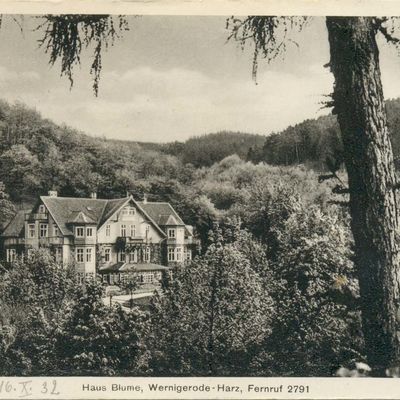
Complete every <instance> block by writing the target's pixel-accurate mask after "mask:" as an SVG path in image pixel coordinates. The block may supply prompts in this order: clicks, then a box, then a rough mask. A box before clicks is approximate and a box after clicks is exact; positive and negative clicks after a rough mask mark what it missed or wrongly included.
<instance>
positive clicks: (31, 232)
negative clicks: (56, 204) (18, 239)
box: [28, 224, 36, 238]
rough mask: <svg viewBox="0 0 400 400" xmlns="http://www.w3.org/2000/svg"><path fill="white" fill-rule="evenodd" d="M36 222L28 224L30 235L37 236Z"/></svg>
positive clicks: (31, 236)
mask: <svg viewBox="0 0 400 400" xmlns="http://www.w3.org/2000/svg"><path fill="white" fill-rule="evenodd" d="M35 233H36V232H35V224H29V225H28V237H30V238H34V237H35Z"/></svg>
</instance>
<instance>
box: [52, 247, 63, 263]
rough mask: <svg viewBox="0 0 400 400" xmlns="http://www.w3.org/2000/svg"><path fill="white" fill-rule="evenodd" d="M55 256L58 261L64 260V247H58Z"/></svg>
mask: <svg viewBox="0 0 400 400" xmlns="http://www.w3.org/2000/svg"><path fill="white" fill-rule="evenodd" d="M54 258H55V259H56V261H62V248H61V247H56V248H55V250H54Z"/></svg>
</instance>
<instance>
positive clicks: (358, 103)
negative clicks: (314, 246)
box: [228, 16, 400, 375]
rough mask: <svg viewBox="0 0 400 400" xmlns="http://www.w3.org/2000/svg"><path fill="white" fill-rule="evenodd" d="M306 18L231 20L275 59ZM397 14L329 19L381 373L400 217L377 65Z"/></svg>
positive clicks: (359, 251)
mask: <svg viewBox="0 0 400 400" xmlns="http://www.w3.org/2000/svg"><path fill="white" fill-rule="evenodd" d="M306 22H307V19H304V18H303V19H301V18H298V17H296V18H285V17H257V16H250V17H247V18H246V19H244V20H237V19H234V18H231V19H230V20H228V23H229V24H230V27H231V32H232V33H231V36H230V37H231V38H235V39H236V40H239V41H240V42H241V43H242V45H244V43H245V42H247V41H248V40H251V41H252V42H253V43H254V45H255V50H254V62H253V74H255V72H256V70H257V62H258V56H259V54H260V53H261V55H262V56H263V57H264V58H267V60H268V61H270V60H272V59H273V58H275V57H276V56H277V55H278V54H280V52H281V51H282V50H284V47H285V42H286V41H287V40H286V39H287V32H288V30H289V28H291V27H297V28H298V29H299V30H301V28H302V27H303V26H304V24H305V23H306ZM395 24H396V20H395V19H389V18H380V19H378V18H372V17H327V18H326V26H327V29H328V34H329V44H330V56H331V57H330V62H329V64H328V66H329V67H330V69H331V71H332V73H333V75H334V78H335V84H334V92H333V95H332V102H331V103H330V104H329V105H331V106H333V113H334V114H337V117H338V122H339V126H340V130H341V134H342V140H343V145H344V146H343V147H344V153H343V157H344V163H345V166H346V170H347V174H348V180H349V193H350V214H351V217H352V223H351V228H352V232H353V236H354V241H355V266H356V269H357V272H358V278H359V283H360V291H361V303H362V304H361V310H362V319H363V332H364V337H365V343H366V351H367V356H368V361H369V363H370V364H371V366H372V367H373V369H374V371H375V374H376V375H383V374H384V373H385V369H386V368H387V367H389V366H395V365H397V366H398V365H399V363H400V337H399V336H398V330H399V322H400V320H399V315H400V309H399V307H400V275H399V272H398V271H399V268H400V258H399V257H400V256H399V237H398V230H399V222H398V210H397V207H398V206H397V198H396V197H397V195H396V190H395V187H396V181H395V170H394V163H393V151H392V146H391V143H390V139H389V135H388V129H387V117H386V110H385V105H384V97H383V90H382V83H381V73H380V68H379V51H378V46H377V42H376V36H377V34H378V33H379V32H380V33H382V34H383V35H384V37H385V38H386V39H387V40H388V41H389V42H391V43H394V44H395V45H398V43H399V40H398V39H397V38H396V37H395V36H393V34H394V32H395Z"/></svg>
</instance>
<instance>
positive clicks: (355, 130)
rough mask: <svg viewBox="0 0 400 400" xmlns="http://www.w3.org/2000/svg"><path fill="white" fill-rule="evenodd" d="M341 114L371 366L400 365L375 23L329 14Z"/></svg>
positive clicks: (399, 286) (390, 183)
mask: <svg viewBox="0 0 400 400" xmlns="http://www.w3.org/2000/svg"><path fill="white" fill-rule="evenodd" d="M327 28H328V34H329V43H330V53H331V60H330V66H331V70H332V72H333V74H334V77H335V87H334V94H333V100H334V112H335V113H336V114H337V116H338V121H339V125H340V129H341V132H342V138H343V146H344V157H345V164H346V169H347V173H348V179H349V190H350V213H351V228H352V232H353V236H354V242H355V265H356V268H357V273H358V277H359V282H360V293H361V311H362V322H363V332H364V337H365V344H366V351H367V357H368V362H369V364H370V366H371V367H372V368H373V369H374V370H375V371H378V372H377V374H378V375H382V374H384V371H385V368H387V367H389V366H393V365H396V364H397V365H400V337H399V336H398V330H399V327H400V325H399V315H400V314H399V312H400V311H399V306H400V270H399V268H400V255H399V236H398V233H399V232H398V229H399V222H398V210H397V203H396V193H395V189H394V185H395V171H394V164H393V152H392V146H391V143H390V140H389V135H388V129H387V120H386V110H385V104H384V98H383V91H382V83H381V76H380V75H381V74H380V69H379V52H378V47H377V43H376V33H377V31H376V27H375V26H374V20H373V19H372V18H366V17H328V18H327Z"/></svg>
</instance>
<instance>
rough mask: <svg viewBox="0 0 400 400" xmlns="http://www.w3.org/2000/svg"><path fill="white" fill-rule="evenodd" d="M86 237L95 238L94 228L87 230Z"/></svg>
mask: <svg viewBox="0 0 400 400" xmlns="http://www.w3.org/2000/svg"><path fill="white" fill-rule="evenodd" d="M86 236H87V237H92V236H93V228H86Z"/></svg>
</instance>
